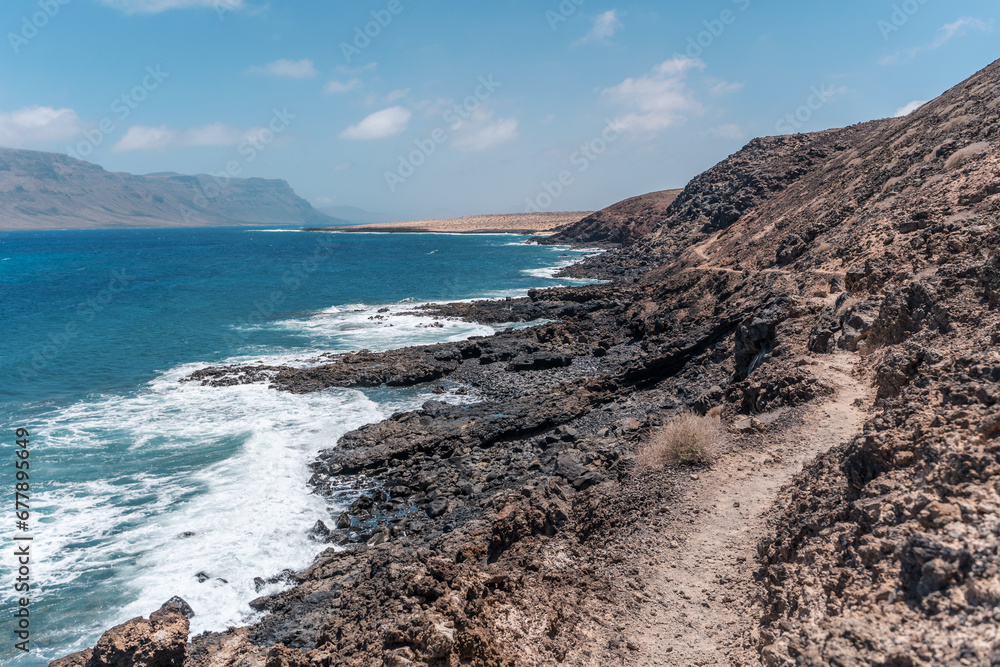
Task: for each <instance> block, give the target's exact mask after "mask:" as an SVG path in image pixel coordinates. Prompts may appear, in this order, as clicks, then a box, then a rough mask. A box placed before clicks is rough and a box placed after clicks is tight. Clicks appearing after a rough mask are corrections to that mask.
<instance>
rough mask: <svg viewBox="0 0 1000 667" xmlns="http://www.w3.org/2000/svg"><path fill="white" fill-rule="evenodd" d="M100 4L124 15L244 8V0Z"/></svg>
mask: <svg viewBox="0 0 1000 667" xmlns="http://www.w3.org/2000/svg"><path fill="white" fill-rule="evenodd" d="M101 2H103V3H104V4H105V5H107V6H108V7H112V8H113V9H119V10H121V11H123V12H125V13H126V14H158V13H159V12H165V11H167V10H168V9H188V8H191V7H210V8H212V9H215V10H218V11H223V12H225V11H233V10H239V9H244V8H245V7H246V2H245V1H244V0H101Z"/></svg>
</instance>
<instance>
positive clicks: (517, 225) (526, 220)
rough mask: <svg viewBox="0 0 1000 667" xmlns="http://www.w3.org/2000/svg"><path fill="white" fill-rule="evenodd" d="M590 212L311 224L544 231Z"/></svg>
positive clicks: (421, 230) (413, 230)
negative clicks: (365, 223) (359, 223)
mask: <svg viewBox="0 0 1000 667" xmlns="http://www.w3.org/2000/svg"><path fill="white" fill-rule="evenodd" d="M588 215H590V214H589V213H588V212H586V211H582V212H570V213H510V214H501V215H472V216H468V217H465V218H453V219H450V220H415V221H411V222H386V223H382V224H377V225H350V226H345V227H311V228H309V229H308V230H307V231H311V232H347V233H355V234H358V233H369V234H370V233H379V232H381V233H385V234H427V233H448V234H544V233H550V232H553V231H555V230H556V229H557V228H559V227H562V226H564V225H571V224H573V223H576V222H579V221H580V220H582V219H583V218H585V217H587V216H588Z"/></svg>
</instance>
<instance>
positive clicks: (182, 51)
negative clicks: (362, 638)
mask: <svg viewBox="0 0 1000 667" xmlns="http://www.w3.org/2000/svg"><path fill="white" fill-rule="evenodd" d="M0 29H2V30H0V34H2V35H3V36H4V40H3V44H2V45H0V72H2V74H0V146H13V147H21V148H30V149H35V150H48V151H57V152H62V153H70V154H73V155H75V156H77V157H80V158H83V159H87V160H88V161H91V162H96V163H97V164H100V165H101V166H103V167H105V168H106V169H108V170H111V171H128V172H132V173H151V172H162V171H176V172H182V173H213V174H218V175H220V177H224V176H225V175H227V174H228V175H232V176H260V177H265V178H283V179H285V180H287V181H289V182H290V183H291V185H292V187H294V188H295V190H296V191H297V192H298V193H299V194H300V195H302V196H303V197H305V198H307V199H308V200H310V201H311V202H313V203H314V204H315V205H317V206H328V205H348V206H359V207H362V208H365V209H368V210H370V211H376V212H382V213H386V214H389V215H390V216H392V217H394V218H398V219H415V218H426V217H451V216H459V215H468V214H476V213H491V212H518V211H524V210H526V209H529V208H531V207H535V208H537V209H539V210H591V209H597V208H601V207H603V206H606V205H609V204H611V203H614V202H615V201H618V200H620V199H623V198H625V197H629V196H633V195H637V194H641V193H644V192H649V191H652V190H660V189H665V188H671V187H681V186H683V185H684V184H685V183H686V182H687V181H688V180H689V179H690V178H691V177H692V176H694V175H696V174H697V173H699V172H701V171H703V170H704V169H706V168H708V167H710V166H711V165H713V164H715V163H716V162H718V161H719V160H721V159H723V158H724V157H726V156H727V155H729V154H730V153H732V152H735V151H736V150H738V149H739V148H740V147H741V146H743V145H744V144H745V143H746V142H747V141H749V140H750V139H752V138H753V137H756V136H764V135H773V134H782V133H787V132H795V131H813V130H820V129H826V128H830V127H840V126H845V125H850V124H852V123H856V122H861V121H866V120H871V119H873V118H881V117H886V116H892V115H895V114H897V113H899V112H901V110H904V109H905V108H907V106H908V105H910V106H912V103H917V102H920V101H926V100H929V99H932V98H933V97H935V96H937V95H938V94H940V93H942V92H944V91H945V90H946V89H948V88H950V87H951V86H953V85H955V84H957V83H959V82H960V81H961V80H963V79H964V78H966V77H968V76H970V75H971V74H973V73H975V72H976V71H978V70H979V69H981V68H982V67H985V66H986V65H988V64H989V63H991V62H992V61H993V60H995V59H997V58H998V57H1000V55H998V49H997V48H996V43H997V35H996V32H997V30H998V29H1000V4H998V3H996V2H995V0H969V1H952V2H943V1H942V0H905V1H904V0H840V1H839V2H836V3H834V2H825V3H814V2H789V1H786V2H776V1H774V0H772V1H770V2H767V1H765V0H712V1H709V2H698V3H691V2H680V1H673V0H666V1H665V0H660V1H659V2H624V1H623V2H614V1H613V0H562V1H560V0H507V1H506V2H503V3H483V2H457V1H448V2H440V1H439V2H436V3H432V2H429V1H428V0H365V1H360V2H359V1H354V2H350V3H348V2H336V1H333V2H331V1H323V2H320V1H316V0H294V1H293V0H270V1H269V2H268V1H266V0H5V1H4V2H3V3H2V6H0ZM366 32H367V33H368V34H365V33H366Z"/></svg>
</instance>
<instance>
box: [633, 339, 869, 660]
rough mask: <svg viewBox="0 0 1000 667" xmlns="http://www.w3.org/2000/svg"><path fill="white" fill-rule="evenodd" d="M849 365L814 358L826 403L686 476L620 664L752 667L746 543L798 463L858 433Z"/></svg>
mask: <svg viewBox="0 0 1000 667" xmlns="http://www.w3.org/2000/svg"><path fill="white" fill-rule="evenodd" d="M854 361H855V358H854V356H853V355H848V354H838V355H826V356H822V357H817V358H816V363H817V365H816V366H814V367H812V369H813V372H815V373H816V374H817V375H818V376H819V377H820V378H822V379H823V380H825V381H826V382H828V383H831V384H833V385H835V386H836V387H837V394H836V395H835V397H834V398H833V399H832V400H830V401H828V402H826V403H822V404H819V405H816V406H815V407H813V408H811V409H809V410H808V412H807V413H806V414H805V415H804V417H803V419H802V421H801V423H799V424H797V425H796V426H793V427H790V428H788V429H786V430H784V431H783V432H777V433H775V434H774V436H773V438H774V440H773V441H772V442H770V443H769V444H768V446H767V447H766V448H764V450H763V451H743V452H736V453H733V454H730V455H727V456H725V457H724V458H723V459H722V460H721V461H720V462H719V463H717V464H716V465H715V466H714V467H713V468H712V470H710V471H708V472H703V473H700V474H699V475H696V477H697V478H698V479H697V480H696V481H695V483H694V484H693V485H692V487H691V489H690V491H689V492H688V493H687V495H686V497H685V498H684V500H683V501H682V503H681V504H680V507H683V508H684V509H683V511H682V512H681V513H680V515H679V516H675V517H674V518H673V519H672V520H670V521H669V522H668V523H667V524H666V525H665V526H662V527H658V528H656V529H655V542H656V543H657V544H656V546H655V547H654V549H653V551H652V553H654V554H657V555H656V556H654V558H653V561H652V562H650V563H649V564H650V565H651V566H652V567H650V570H651V571H652V573H653V574H652V576H651V578H650V579H649V580H648V581H647V582H646V583H647V588H646V591H645V596H644V598H643V600H642V605H641V607H642V608H641V612H640V614H639V616H638V618H637V619H636V620H635V621H634V622H633V624H632V625H631V627H630V628H629V632H630V640H631V646H630V648H632V649H634V650H633V656H634V657H633V659H632V660H630V661H629V664H630V665H634V666H635V667H646V666H649V665H678V666H680V665H683V666H685V667H687V666H690V665H755V664H759V660H758V658H757V656H756V652H755V650H753V649H752V648H749V647H747V646H746V645H745V642H746V639H747V638H748V637H749V633H750V632H751V631H752V628H753V627H754V626H755V619H754V618H752V611H751V607H752V600H751V597H752V594H753V591H754V584H753V571H754V569H755V567H754V551H755V547H756V544H757V542H758V540H759V538H760V537H761V536H762V535H763V533H764V530H765V528H766V517H767V514H768V511H769V510H770V508H771V507H772V505H773V504H774V502H775V500H776V498H777V494H778V491H779V490H780V489H781V487H782V486H784V485H785V484H787V483H788V482H790V481H791V479H792V477H793V476H794V475H795V474H797V473H798V472H799V471H801V470H802V465H803V463H805V462H807V461H809V460H811V459H812V458H814V457H815V456H817V455H818V454H821V453H823V452H825V451H827V450H828V449H830V448H831V447H834V446H836V445H838V444H840V443H842V442H845V441H846V440H848V439H850V438H852V437H853V436H854V435H855V434H857V433H858V432H859V431H860V429H861V427H862V424H863V422H864V416H865V413H864V407H862V406H866V405H871V397H870V396H869V391H868V388H867V387H865V386H863V385H862V383H861V382H860V381H859V380H858V379H857V378H855V377H853V376H852V375H851V371H852V369H853V365H854ZM858 399H862V400H861V401H858ZM856 401H858V403H859V404H858V405H856V404H855V402H856Z"/></svg>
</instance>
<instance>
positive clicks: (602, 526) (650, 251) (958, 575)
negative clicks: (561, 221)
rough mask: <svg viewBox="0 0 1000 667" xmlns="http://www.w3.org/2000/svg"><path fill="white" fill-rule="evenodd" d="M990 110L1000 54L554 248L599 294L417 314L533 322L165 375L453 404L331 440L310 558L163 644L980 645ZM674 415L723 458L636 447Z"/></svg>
mask: <svg viewBox="0 0 1000 667" xmlns="http://www.w3.org/2000/svg"><path fill="white" fill-rule="evenodd" d="M998 122H1000V62H998V63H994V64H993V65H991V66H990V67H988V68H986V69H985V70H983V71H982V72H980V73H979V74H977V75H976V76H974V77H972V78H971V79H969V80H968V81H966V82H964V83H962V84H960V85H959V86H957V87H956V88H954V89H952V90H951V91H948V92H947V93H946V94H945V95H943V96H942V97H940V98H938V99H937V100H935V101H934V102H931V103H930V104H928V105H925V106H924V107H922V108H921V109H920V110H918V111H917V112H915V113H913V114H911V115H910V116H908V117H905V118H901V119H894V120H885V121H876V122H872V123H865V124H862V125H857V126H853V127H850V128H845V129H841V130H831V131H827V132H820V133H816V134H811V135H796V136H790V137H776V138H769V139H759V140H755V141H753V142H751V143H750V144H749V145H748V146H747V147H746V148H744V149H743V150H742V151H740V152H739V153H737V154H735V155H733V156H731V157H730V158H728V159H727V160H725V161H723V162H722V163H720V164H719V165H717V166H716V167H714V168H713V169H711V170H709V171H708V172H706V173H704V174H702V175H701V176H699V177H697V178H696V179H694V180H693V181H692V182H691V184H689V185H688V187H687V188H685V189H684V191H683V192H681V193H680V194H679V195H678V196H677V197H676V199H675V200H673V201H672V203H669V204H667V205H666V207H665V208H664V209H663V210H662V211H660V212H659V213H657V215H658V216H660V218H661V219H660V220H659V222H658V223H657V226H656V227H655V229H653V230H651V231H650V233H648V234H647V235H646V236H644V237H642V238H639V239H636V240H634V241H633V242H631V243H629V244H628V245H627V246H625V247H623V248H621V249H619V250H613V251H610V252H608V253H605V254H604V255H602V256H600V257H598V258H595V259H592V260H589V261H588V262H586V263H584V264H582V265H578V266H576V267H573V268H572V271H573V272H574V273H575V274H577V275H597V276H602V277H609V278H614V279H615V280H614V282H611V283H609V284H604V285H591V286H587V287H579V288H564V289H556V290H546V291H539V292H532V293H531V294H530V295H529V297H528V298H525V299H514V300H511V301H504V302H492V303H472V304H454V305H451V306H435V307H433V308H429V309H425V310H424V311H423V312H425V313H430V314H432V315H435V316H438V317H464V318H468V319H474V320H477V321H481V322H487V323H496V322H511V321H521V322H527V321H533V320H550V321H551V322H550V323H548V324H543V325H541V326H537V327H533V328H529V329H522V330H510V331H505V332H503V333H501V334H498V335H497V336H494V337H490V338H477V339H473V340H470V341H466V342H462V343H448V344H442V345H436V346H426V347H420V348H412V349H409V350H403V351H395V352H388V353H359V354H349V355H331V356H329V357H328V358H327V359H326V360H325V362H324V363H323V364H322V365H320V366H318V367H316V368H311V369H296V368H276V367H256V366H244V367H239V368H219V369H208V370H206V371H202V372H199V373H197V374H195V375H194V376H192V377H191V378H188V380H187V381H191V382H201V383H204V384H207V385H222V384H232V383H237V382H261V381H264V382H268V383H270V384H271V385H272V386H273V387H274V389H275V390H277V391H289V392H293V393H304V392H312V391H319V390H322V389H324V388H327V387H350V386H354V387H365V386H378V385H381V384H390V385H393V386H409V385H416V384H421V383H428V382H433V383H435V384H438V385H441V389H440V391H442V392H445V393H451V394H454V395H455V396H453V397H452V398H453V399H457V398H459V397H460V396H461V395H462V394H464V393H466V392H471V393H472V394H474V395H475V396H476V397H477V398H478V399H480V400H479V402H476V403H472V404H469V405H466V406H455V405H451V404H449V403H447V402H436V401H431V402H429V403H427V404H426V405H424V406H423V408H422V409H421V410H418V411H414V412H409V413H401V414H397V415H394V416H393V417H392V418H390V419H388V420H386V421H384V422H381V423H379V424H373V425H370V426H366V427H364V428H362V429H359V430H358V431H355V432H353V433H350V434H348V435H346V436H345V437H344V438H342V439H341V441H340V442H339V443H331V448H330V449H329V450H327V451H325V452H324V453H323V454H322V455H321V457H320V460H318V461H317V462H316V463H315V464H314V473H315V475H314V477H313V484H314V486H315V488H316V489H317V490H318V491H319V492H321V493H324V494H327V495H328V496H330V497H332V498H337V499H339V500H346V501H348V502H350V503H351V505H350V509H349V510H348V511H347V512H346V513H345V514H344V515H341V516H338V517H331V521H330V524H331V525H330V526H327V525H325V524H324V525H318V526H317V527H316V528H315V529H314V532H315V534H316V538H317V539H318V540H321V541H324V542H329V543H330V545H331V548H330V549H328V550H327V551H325V552H323V553H322V554H321V555H320V556H319V558H318V559H317V561H316V562H315V564H314V565H313V566H312V567H311V568H310V569H308V570H307V571H305V572H300V573H295V574H288V575H287V576H288V577H289V581H290V582H291V583H294V584H295V586H294V587H293V588H291V589H290V590H288V591H286V592H283V593H280V594H277V595H272V596H268V597H265V598H261V599H259V600H255V601H254V602H253V606H254V607H255V608H256V609H259V610H262V611H267V612H269V615H268V616H267V617H265V618H264V619H263V620H262V621H261V622H260V623H258V624H256V625H255V626H253V627H250V628H244V629H238V630H232V631H230V632H228V633H222V634H211V635H203V636H201V637H198V638H195V639H194V640H193V641H192V644H191V646H190V650H189V657H188V659H187V662H186V663H185V664H188V665H197V666H199V667H200V666H209V665H212V666H215V665H235V664H243V665H262V666H263V665H267V666H268V667H270V666H271V665H295V666H305V665H316V666H319V665H324V666H326V665H371V664H386V665H416V664H419V665H459V664H462V665H484V666H485V665H542V664H553V663H554V662H565V663H567V664H581V665H604V664H635V665H646V664H662V662H666V663H668V664H671V663H672V664H699V663H698V662H697V661H698V660H702V661H708V663H709V664H720V663H724V662H729V663H731V664H736V665H750V664H766V665H796V664H799V665H828V664H841V665H928V666H930V665H942V664H973V665H988V664H997V662H998V661H1000V642H998V641H997V639H996V636H995V627H996V621H997V618H996V611H995V610H996V608H997V605H998V603H1000V565H998V563H1000V559H998V551H1000V538H998V534H1000V486H998V484H997V482H998V479H1000V477H998V474H1000V464H998V460H1000V459H998V455H1000V439H998V435H1000V417H998V414H1000V412H998V407H997V403H998V401H1000V354H998V353H997V352H996V345H997V343H998V342H1000V311H998V308H1000V185H998V184H1000V129H998V128H1000V125H998ZM589 224H590V223H588V224H587V225H584V227H588V226H589ZM851 368H853V369H854V371H853V375H851V373H850V369H851ZM684 412H695V413H697V414H706V413H711V414H715V413H721V419H722V425H723V427H724V428H725V430H726V432H727V440H728V445H727V447H726V450H725V452H724V453H723V454H722V455H721V457H720V458H719V459H718V460H717V461H716V462H715V463H714V464H713V465H712V467H710V468H708V469H705V470H702V469H691V468H683V467H672V468H667V469H666V470H662V471H649V470H646V469H644V468H642V467H640V466H638V465H637V464H636V452H637V451H638V450H640V449H641V448H642V447H643V446H644V445H645V444H646V443H647V442H649V441H650V440H651V439H653V438H655V437H656V434H657V433H658V432H659V431H660V429H661V428H662V426H663V425H664V424H666V423H668V422H669V421H670V420H671V419H673V418H674V417H675V416H677V415H678V414H681V413H684ZM824 415H825V416H824ZM842 415H851V416H852V417H851V419H846V418H845V419H842V420H840V421H841V422H842V423H836V422H837V421H838V418H839V416H842ZM830 422H833V423H832V424H831V423H830ZM855 423H856V424H857V425H855ZM811 441H815V442H817V443H822V446H819V445H817V446H816V447H813V448H811V445H810V442H811ZM831 445H832V448H829V449H828V450H827V448H828V447H830V446H831ZM817 452H818V453H819V455H818V457H816V456H815V455H816V453H817ZM795 456H803V457H804V458H806V459H811V460H810V461H809V463H808V464H807V465H806V467H805V470H804V471H802V472H801V473H798V474H795V470H796V469H797V466H789V465H788V464H787V463H783V462H782V461H783V460H784V459H786V458H790V459H792V460H795V458H794V457H795ZM782 471H784V472H782ZM778 473H780V474H778ZM776 474H778V477H777V479H778V482H779V483H778V484H776V485H774V487H775V488H773V490H768V489H769V488H770V487H768V483H772V484H773V482H768V480H770V479H772V478H773V477H774V476H775V475H776ZM782 475H786V476H782ZM711 480H715V481H711ZM786 482H788V483H787V484H786V485H785V486H784V488H783V489H781V490H780V492H779V490H778V488H777V487H780V486H781V484H785V483H786ZM713 484H715V486H712V485H713ZM753 489H758V490H759V492H758V493H757V495H754V496H752V497H753V498H754V499H755V502H757V503H758V504H759V505H760V506H753V505H749V504H746V505H745V506H743V507H740V502H736V503H735V504H734V503H733V501H732V497H733V496H732V495H726V494H735V493H751V492H752V491H753ZM712 494H714V495H712ZM703 498H709V501H703V500H702V499H703ZM716 499H725V502H726V504H727V506H733V508H735V509H733V508H731V509H729V510H728V512H729V514H726V512H725V511H724V509H723V508H721V507H720V505H722V504H723V500H718V501H716ZM744 503H745V501H744ZM737 510H738V511H739V512H743V513H742V514H740V513H736V514H733V512H737ZM720 516H725V517H730V518H733V521H734V522H735V523H736V524H737V525H736V526H735V527H734V528H733V531H732V533H727V534H725V535H723V537H722V538H720V539H719V540H717V541H716V542H715V543H711V542H709V544H710V545H711V547H710V549H709V550H708V551H704V552H702V551H698V549H702V548H704V547H700V546H699V545H701V544H705V543H706V542H705V540H704V539H703V537H702V534H704V533H707V532H710V531H713V530H718V527H717V524H718V523H719V521H720V519H719V517H720ZM741 522H742V524H746V525H745V526H742V525H739V524H741ZM727 525H728V524H727ZM738 542H742V543H743V544H739V543H738ZM747 554H749V557H747ZM754 560H755V561H756V562H754ZM692 562H694V563H700V564H701V565H702V566H703V567H707V568H711V569H712V570H713V571H712V572H707V573H706V572H704V571H701V572H694V571H692V570H689V569H686V568H687V567H688V565H689V564H690V563H692ZM674 568H676V569H674ZM696 575H697V576H696ZM689 579H695V580H696V581H697V582H698V586H697V589H698V590H696V591H693V592H690V593H689V592H688V591H687V590H686V586H687V580H689ZM678 609H681V610H683V611H684V613H683V614H682V615H681V616H682V617H683V618H681V617H678V618H676V619H674V616H671V614H674V613H676V612H677V610H678ZM195 611H197V610H195ZM664 615H666V616H664ZM664 617H665V618H667V619H668V620H669V619H673V620H671V622H670V623H667V624H665V625H663V627H662V628H661V629H655V630H654V629H652V627H653V623H654V620H655V619H656V618H660V619H663V618H664ZM674 621H676V622H674ZM661 630H662V632H663V635H662V636H660V635H659V634H658V633H659V632H660V631H661ZM658 661H660V662H658ZM88 664H90V663H88ZM94 664H96V663H94Z"/></svg>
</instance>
